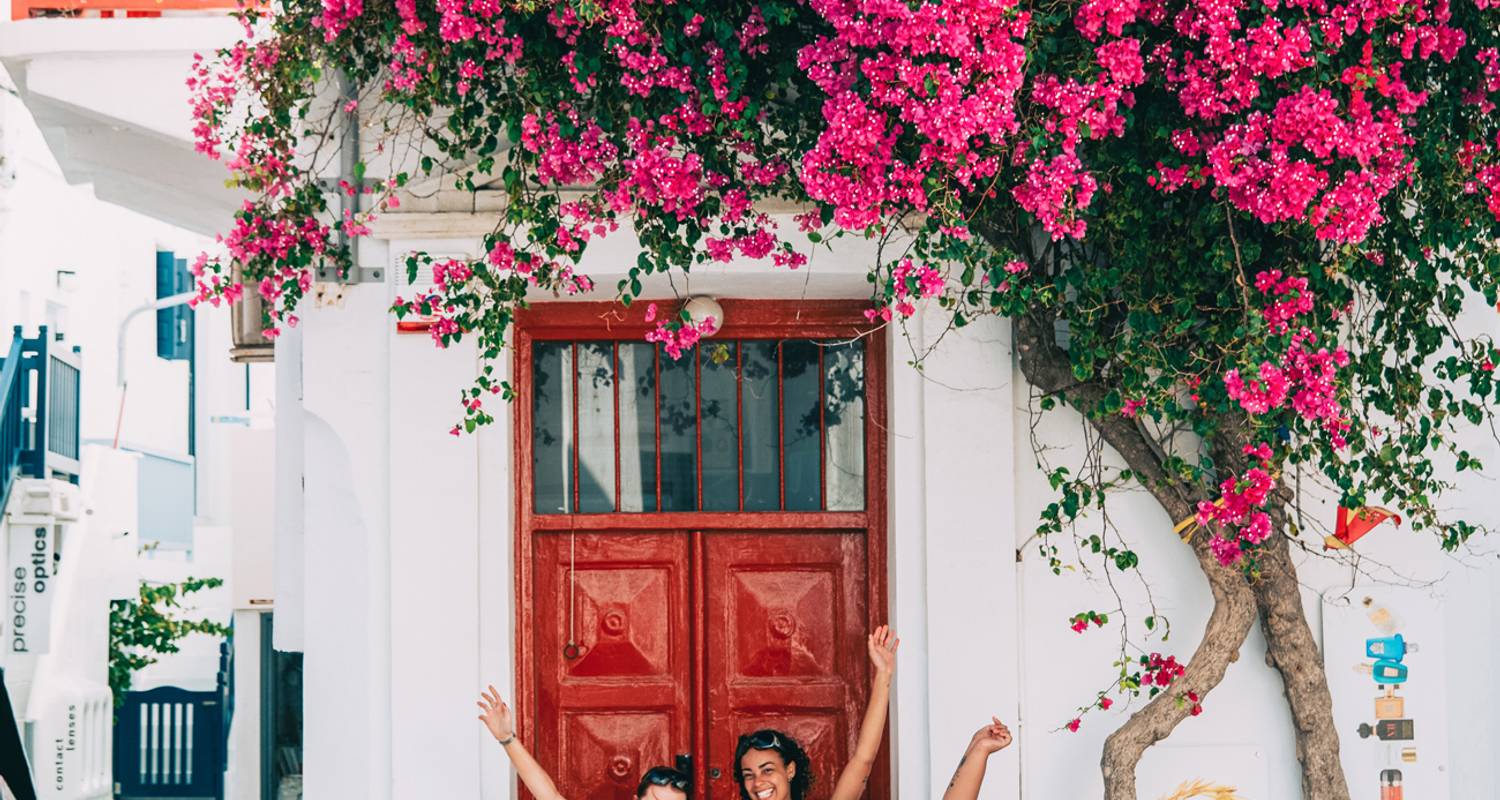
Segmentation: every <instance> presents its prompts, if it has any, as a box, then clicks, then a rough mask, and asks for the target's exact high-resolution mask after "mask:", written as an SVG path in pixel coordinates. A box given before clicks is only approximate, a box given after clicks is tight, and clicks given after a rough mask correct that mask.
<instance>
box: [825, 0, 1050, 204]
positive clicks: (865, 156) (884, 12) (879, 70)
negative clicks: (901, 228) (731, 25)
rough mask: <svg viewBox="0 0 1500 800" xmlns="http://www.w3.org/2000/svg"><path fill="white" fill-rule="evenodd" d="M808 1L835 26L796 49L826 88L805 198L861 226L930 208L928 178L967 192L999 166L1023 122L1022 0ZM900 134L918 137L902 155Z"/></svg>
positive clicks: (1024, 17) (1025, 17)
mask: <svg viewBox="0 0 1500 800" xmlns="http://www.w3.org/2000/svg"><path fill="white" fill-rule="evenodd" d="M811 6H812V8H813V10H815V11H816V12H817V13H819V14H820V15H822V16H823V18H824V20H825V21H827V23H828V24H829V25H830V26H832V29H833V32H832V33H831V34H830V35H826V36H820V37H818V38H817V39H816V40H815V41H814V42H813V43H812V44H809V45H807V46H805V47H804V48H803V49H802V51H801V52H800V53H799V54H798V66H799V67H800V68H801V69H802V70H803V71H804V72H806V73H807V76H808V77H809V78H810V79H812V81H813V82H814V83H815V84H817V85H818V87H819V88H821V89H822V90H823V92H824V93H825V94H826V95H827V99H826V100H825V101H824V103H823V118H824V120H825V122H826V126H825V127H824V129H823V131H822V132H821V134H820V135H819V137H818V141H817V144H816V145H815V146H814V147H813V148H812V149H811V150H809V151H808V152H807V153H806V154H805V155H804V156H803V159H802V169H801V174H800V177H801V180H802V185H803V187H804V188H805V189H806V191H807V193H808V196H810V197H812V198H813V199H814V200H818V201H821V202H824V203H827V204H829V205H830V206H832V208H833V211H834V223H835V224H837V225H839V226H840V227H842V228H844V229H847V230H864V229H866V228H868V227H870V226H872V225H874V224H876V222H877V221H879V220H880V219H881V218H882V217H885V216H888V215H890V214H893V213H896V212H898V211H902V210H907V209H910V210H915V211H924V210H926V209H927V207H928V201H929V193H928V190H927V188H926V186H925V185H924V181H932V182H937V183H939V184H944V185H945V186H946V191H949V192H954V191H958V190H960V189H962V190H970V189H974V188H975V187H976V186H978V185H979V182H981V181H985V180H987V179H988V178H990V177H991V176H993V175H995V174H996V173H997V172H998V171H999V169H1000V168H1001V166H1002V163H1003V162H1002V154H1001V152H1000V146H1001V145H1003V144H1004V143H1006V142H1007V141H1008V140H1009V139H1010V138H1011V137H1012V136H1013V135H1014V134H1015V133H1016V132H1017V131H1018V130H1019V122H1018V121H1017V117H1016V98H1017V95H1018V93H1019V92H1020V90H1021V86H1022V83H1023V80H1024V71H1025V63H1026V50H1025V47H1024V44H1023V40H1024V38H1025V35H1026V29H1027V26H1028V24H1029V21H1030V18H1029V16H1028V14H1027V13H1025V12H1023V11H1020V10H1019V9H1018V7H1017V4H1016V3H1015V2H1014V0H934V2H928V3H916V4H913V3H892V2H886V0H811ZM955 20H963V21H964V24H962V25H959V24H955V23H954V21H955ZM903 136H911V137H916V140H917V141H918V142H919V143H920V146H919V147H918V148H917V149H916V151H915V152H914V153H911V154H908V155H905V156H898V155H897V153H896V144H897V141H898V139H900V138H902V137H903Z"/></svg>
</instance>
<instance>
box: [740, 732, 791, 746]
mask: <svg viewBox="0 0 1500 800" xmlns="http://www.w3.org/2000/svg"><path fill="white" fill-rule="evenodd" d="M746 738H747V739H748V740H749V742H750V746H751V747H753V748H755V749H756V750H778V751H779V750H781V749H783V748H782V745H781V738H780V737H779V736H777V735H776V732H775V731H756V732H755V733H753V734H751V735H750V736H748V737H746Z"/></svg>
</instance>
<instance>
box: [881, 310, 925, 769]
mask: <svg viewBox="0 0 1500 800" xmlns="http://www.w3.org/2000/svg"><path fill="white" fill-rule="evenodd" d="M909 335H910V336H911V337H913V339H914V340H916V342H917V345H918V346H919V347H920V346H921V342H920V339H921V337H922V331H921V328H920V326H916V325H914V326H912V329H911V331H910V333H909ZM887 347H888V348H889V354H890V355H889V356H888V357H887V359H886V365H885V368H886V375H887V376H888V381H887V382H888V384H889V385H890V387H891V391H890V398H889V399H890V415H889V418H888V419H887V421H886V424H887V426H888V428H889V431H890V433H889V434H888V438H887V439H886V447H887V448H888V452H889V453H890V461H889V466H888V467H887V469H888V472H889V474H888V475H887V476H886V482H887V485H888V486H889V487H890V491H889V492H888V493H887V497H889V498H890V508H889V509H888V510H887V515H888V516H889V518H890V527H891V530H890V539H889V544H890V548H889V550H888V551H887V552H889V554H890V558H889V562H890V566H889V570H890V575H889V583H888V586H889V591H890V603H891V608H892V617H893V624H894V625H895V627H896V633H897V634H898V635H899V636H900V637H901V652H900V654H899V656H898V659H899V661H898V664H897V669H896V686H895V689H896V697H895V702H894V703H892V707H891V761H892V764H891V768H892V769H893V770H894V771H895V775H894V777H893V781H892V785H894V786H895V787H896V796H897V797H928V796H929V792H930V789H931V787H932V786H933V777H932V776H933V774H934V772H933V769H932V764H931V760H930V757H929V749H928V747H929V742H931V740H932V737H931V730H930V727H929V721H930V720H929V716H930V714H931V711H930V709H929V703H928V694H929V686H930V685H931V681H930V680H929V678H928V660H929V656H928V654H929V652H930V649H929V647H928V637H927V592H928V587H927V491H926V470H927V461H926V446H927V436H926V418H925V416H924V412H923V386H922V378H921V376H920V375H918V374H917V371H916V370H914V369H912V368H911V367H910V366H908V365H907V363H906V362H907V361H908V360H909V357H908V355H907V354H908V353H909V350H910V344H909V343H908V342H907V340H906V338H905V336H904V335H903V333H902V332H901V331H900V330H899V329H894V328H893V329H891V331H890V333H889V334H888V337H887Z"/></svg>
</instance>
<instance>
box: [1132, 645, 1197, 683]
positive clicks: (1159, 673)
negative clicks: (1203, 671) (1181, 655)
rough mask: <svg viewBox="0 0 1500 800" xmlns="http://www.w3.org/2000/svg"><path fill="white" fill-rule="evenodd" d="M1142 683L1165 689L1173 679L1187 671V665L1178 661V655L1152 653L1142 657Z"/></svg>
mask: <svg viewBox="0 0 1500 800" xmlns="http://www.w3.org/2000/svg"><path fill="white" fill-rule="evenodd" d="M1141 662H1142V663H1141V685H1142V686H1154V687H1156V688H1158V689H1165V688H1166V687H1168V686H1171V685H1172V681H1175V680H1177V679H1178V678H1181V677H1182V676H1183V675H1185V674H1186V673H1187V667H1186V666H1184V665H1182V664H1179V663H1177V657H1176V656H1164V655H1162V654H1161V653H1152V654H1150V655H1148V656H1143V657H1142V659H1141Z"/></svg>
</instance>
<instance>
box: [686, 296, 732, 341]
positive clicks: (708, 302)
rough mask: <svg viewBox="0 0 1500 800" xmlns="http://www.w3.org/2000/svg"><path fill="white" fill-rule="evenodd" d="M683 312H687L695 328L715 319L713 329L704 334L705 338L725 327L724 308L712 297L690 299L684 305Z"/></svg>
mask: <svg viewBox="0 0 1500 800" xmlns="http://www.w3.org/2000/svg"><path fill="white" fill-rule="evenodd" d="M682 310H683V311H686V312H687V315H688V320H689V321H690V322H692V324H693V325H694V326H695V327H701V326H702V325H703V323H704V322H705V321H706V320H708V319H710V318H711V319H713V321H714V324H713V329H712V330H709V331H706V332H704V334H703V335H704V336H713V335H714V334H715V333H718V332H719V331H720V330H721V329H723V327H724V307H723V306H721V305H719V301H717V300H715V299H713V298H712V297H708V296H707V295H698V296H697V297H689V298H688V301H687V302H686V303H684V304H683V306H682Z"/></svg>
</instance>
